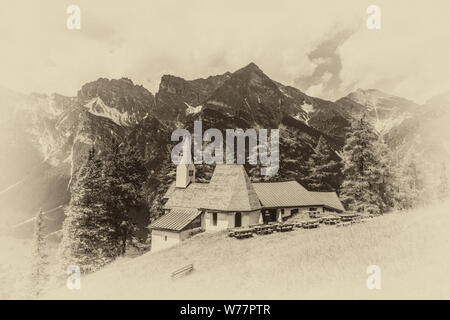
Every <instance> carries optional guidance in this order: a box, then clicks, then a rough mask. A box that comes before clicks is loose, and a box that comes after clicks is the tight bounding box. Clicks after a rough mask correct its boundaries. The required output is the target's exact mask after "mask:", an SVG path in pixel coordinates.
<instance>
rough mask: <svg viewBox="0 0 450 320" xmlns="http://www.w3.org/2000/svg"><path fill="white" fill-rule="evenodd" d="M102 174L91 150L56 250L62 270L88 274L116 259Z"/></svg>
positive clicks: (66, 212)
mask: <svg viewBox="0 0 450 320" xmlns="http://www.w3.org/2000/svg"><path fill="white" fill-rule="evenodd" d="M103 170H104V167H103V163H102V161H101V159H99V158H98V156H97V155H96V152H95V149H94V148H93V149H91V150H90V152H89V156H88V159H87V161H86V163H85V164H84V165H83V166H82V167H81V169H80V170H79V174H78V176H77V179H76V182H75V184H74V185H73V187H72V189H71V199H70V203H69V205H68V207H67V208H66V210H65V214H66V219H65V220H64V223H63V229H62V232H63V239H62V242H61V247H60V248H61V257H62V259H63V264H64V268H67V267H68V266H69V265H77V266H78V267H79V268H80V271H81V273H89V272H92V271H95V270H97V269H99V268H100V267H102V266H104V265H105V264H107V263H109V262H110V261H112V260H113V259H114V258H115V257H116V256H117V246H116V245H115V243H114V239H115V228H114V220H113V217H112V215H111V214H110V212H108V210H107V207H106V205H105V197H106V194H105V193H104V173H103Z"/></svg>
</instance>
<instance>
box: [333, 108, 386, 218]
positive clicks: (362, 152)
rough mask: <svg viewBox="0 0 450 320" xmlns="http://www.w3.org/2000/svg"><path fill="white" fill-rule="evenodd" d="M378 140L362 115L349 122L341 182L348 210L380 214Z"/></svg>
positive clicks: (382, 171) (382, 174) (381, 176)
mask: <svg viewBox="0 0 450 320" xmlns="http://www.w3.org/2000/svg"><path fill="white" fill-rule="evenodd" d="M380 150H381V148H380V140H379V137H378V135H377V133H376V132H375V130H374V129H373V128H372V126H371V125H370V124H369V123H368V122H367V121H366V120H365V117H364V116H363V117H362V118H361V119H359V120H356V121H354V122H353V123H352V127H351V130H350V132H349V133H348V134H347V139H346V144H345V146H344V149H343V162H344V169H343V173H344V182H343V184H342V187H341V190H342V192H341V199H342V201H343V202H344V204H345V205H346V206H347V208H348V209H349V210H352V211H357V212H362V211H365V212H369V213H373V214H378V213H382V212H383V211H384V210H385V209H386V207H387V206H386V203H385V202H384V201H383V184H384V183H385V179H384V178H385V175H386V172H385V166H384V164H383V160H382V158H381V155H380Z"/></svg>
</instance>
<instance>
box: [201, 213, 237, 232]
mask: <svg viewBox="0 0 450 320" xmlns="http://www.w3.org/2000/svg"><path fill="white" fill-rule="evenodd" d="M204 217H205V223H204V225H205V230H206V231H220V230H226V229H228V228H232V227H233V226H234V214H230V213H225V212H218V213H217V225H216V226H214V225H213V213H212V212H205V214H204Z"/></svg>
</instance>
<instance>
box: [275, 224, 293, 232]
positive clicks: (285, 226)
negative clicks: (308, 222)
mask: <svg viewBox="0 0 450 320" xmlns="http://www.w3.org/2000/svg"><path fill="white" fill-rule="evenodd" d="M293 228H294V224H293V223H282V224H279V225H277V231H279V232H286V231H292V229H293Z"/></svg>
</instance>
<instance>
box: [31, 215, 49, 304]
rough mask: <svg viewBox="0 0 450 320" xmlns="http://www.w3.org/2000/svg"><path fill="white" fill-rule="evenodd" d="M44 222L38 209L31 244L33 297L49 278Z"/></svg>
mask: <svg viewBox="0 0 450 320" xmlns="http://www.w3.org/2000/svg"><path fill="white" fill-rule="evenodd" d="M44 231H45V223H44V213H43V212H42V210H39V212H38V214H37V215H36V218H35V223H34V236H33V246H32V259H33V260H32V263H31V287H32V292H33V295H34V296H35V297H39V296H40V295H41V294H42V293H43V291H44V289H45V286H46V284H47V281H48V279H49V275H48V271H47V267H48V264H49V262H48V252H47V243H46V238H45V235H44Z"/></svg>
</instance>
